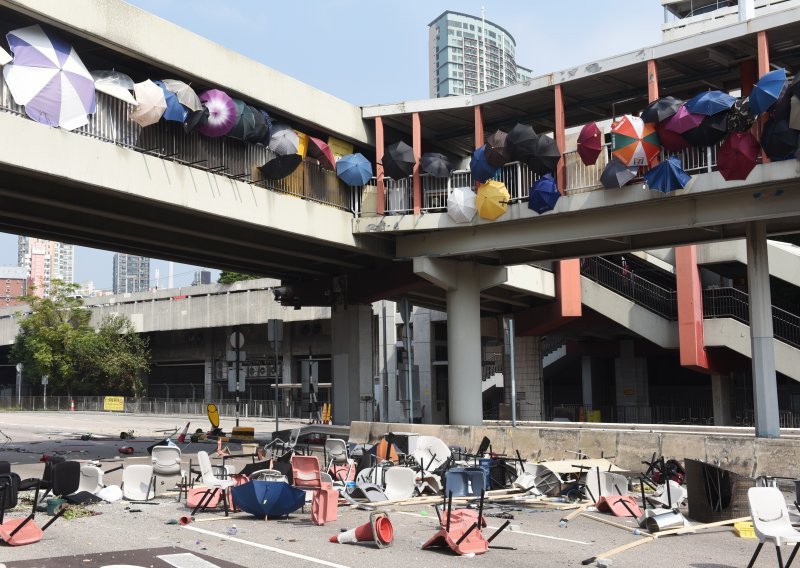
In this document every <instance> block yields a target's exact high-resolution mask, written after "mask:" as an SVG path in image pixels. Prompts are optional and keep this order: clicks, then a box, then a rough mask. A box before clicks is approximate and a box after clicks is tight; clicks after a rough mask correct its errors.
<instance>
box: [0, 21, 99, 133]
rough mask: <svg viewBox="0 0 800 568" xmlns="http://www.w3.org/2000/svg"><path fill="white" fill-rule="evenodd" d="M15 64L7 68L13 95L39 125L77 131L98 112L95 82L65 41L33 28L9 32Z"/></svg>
mask: <svg viewBox="0 0 800 568" xmlns="http://www.w3.org/2000/svg"><path fill="white" fill-rule="evenodd" d="M6 39H7V40H8V45H9V47H10V48H11V52H12V53H13V54H14V61H13V62H12V63H9V64H8V65H6V66H5V67H4V68H3V76H4V77H5V80H6V83H7V84H8V88H9V89H10V90H11V95H12V96H13V97H14V101H15V102H16V103H17V104H20V105H24V106H25V114H27V115H28V116H29V117H31V118H32V119H33V120H35V121H36V122H41V123H42V124H47V125H49V126H60V127H61V128H64V129H65V130H74V129H75V128H80V127H81V126H84V125H85V124H88V122H89V118H88V117H87V116H86V115H87V114H92V113H93V112H94V110H95V98H94V80H93V79H92V76H91V74H90V73H89V71H88V70H87V69H86V67H85V66H84V65H83V62H82V61H81V58H80V57H78V54H77V53H76V52H75V50H74V49H73V48H72V46H71V45H69V44H68V43H66V42H65V41H64V40H62V39H61V38H59V37H58V36H55V35H53V34H51V33H47V32H45V31H44V30H43V29H42V27H41V26H39V25H38V24H37V25H33V26H29V27H27V28H21V29H18V30H14V31H11V32H9V33H8V34H7V35H6Z"/></svg>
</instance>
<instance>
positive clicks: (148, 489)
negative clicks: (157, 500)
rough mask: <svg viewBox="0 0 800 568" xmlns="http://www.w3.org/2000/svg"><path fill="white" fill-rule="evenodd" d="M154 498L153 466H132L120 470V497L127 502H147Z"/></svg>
mask: <svg viewBox="0 0 800 568" xmlns="http://www.w3.org/2000/svg"><path fill="white" fill-rule="evenodd" d="M151 496H155V485H154V480H153V466H151V465H146V464H132V465H129V466H128V467H126V468H124V469H123V470H122V497H123V499H127V500H128V501H149V500H150V498H151Z"/></svg>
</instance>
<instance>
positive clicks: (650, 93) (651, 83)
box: [647, 59, 658, 103]
mask: <svg viewBox="0 0 800 568" xmlns="http://www.w3.org/2000/svg"><path fill="white" fill-rule="evenodd" d="M657 100H658V65H657V64H656V60H655V59H648V60H647V101H648V102H650V103H652V102H655V101H657Z"/></svg>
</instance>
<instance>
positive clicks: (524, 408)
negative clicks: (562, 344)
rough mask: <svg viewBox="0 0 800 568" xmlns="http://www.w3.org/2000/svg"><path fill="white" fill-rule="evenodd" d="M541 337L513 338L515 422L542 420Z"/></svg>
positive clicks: (542, 373) (542, 371)
mask: <svg viewBox="0 0 800 568" xmlns="http://www.w3.org/2000/svg"><path fill="white" fill-rule="evenodd" d="M541 339H542V338H541V337H534V336H522V337H520V336H517V337H515V338H514V371H515V380H516V386H517V406H518V407H519V412H518V413H517V420H543V419H544V388H543V384H542V382H543V379H544V370H543V368H542V341H541Z"/></svg>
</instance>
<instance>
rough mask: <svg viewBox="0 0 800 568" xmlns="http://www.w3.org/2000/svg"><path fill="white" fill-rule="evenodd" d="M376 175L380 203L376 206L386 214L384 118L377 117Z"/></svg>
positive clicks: (378, 211) (380, 212)
mask: <svg viewBox="0 0 800 568" xmlns="http://www.w3.org/2000/svg"><path fill="white" fill-rule="evenodd" d="M375 161H376V162H377V165H376V166H375V175H376V176H377V177H378V190H377V191H378V203H377V205H376V207H375V210H376V212H377V213H378V215H383V214H384V206H385V204H386V187H385V186H384V184H383V118H382V117H380V116H376V117H375Z"/></svg>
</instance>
